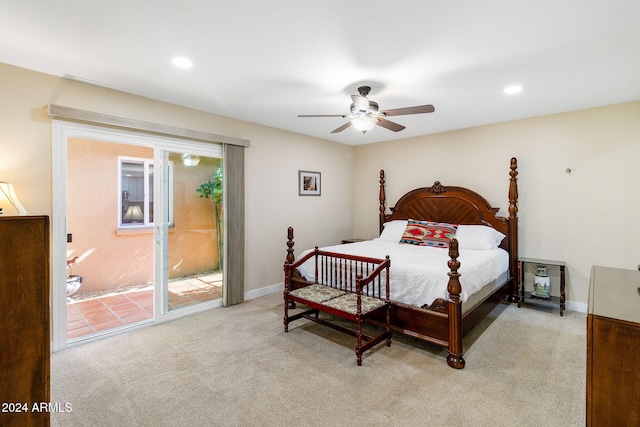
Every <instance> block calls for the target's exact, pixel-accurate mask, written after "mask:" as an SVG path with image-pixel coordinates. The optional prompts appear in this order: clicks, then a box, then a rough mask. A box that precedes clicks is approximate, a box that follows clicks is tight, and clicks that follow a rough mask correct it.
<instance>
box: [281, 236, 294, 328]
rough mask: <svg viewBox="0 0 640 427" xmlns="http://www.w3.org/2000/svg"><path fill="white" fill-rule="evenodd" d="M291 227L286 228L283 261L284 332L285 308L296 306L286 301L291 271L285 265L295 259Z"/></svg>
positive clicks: (292, 302)
mask: <svg viewBox="0 0 640 427" xmlns="http://www.w3.org/2000/svg"><path fill="white" fill-rule="evenodd" d="M293 245H294V243H293V227H289V228H288V229H287V257H286V258H285V261H284V298H285V309H284V310H285V325H284V327H285V332H287V320H286V319H287V308H296V302H295V301H288V302H287V293H288V292H289V287H290V286H291V275H292V274H293V272H292V271H291V270H290V269H288V268H287V266H289V265H291V264H293V262H294V261H295V260H296V257H295V256H294V255H293Z"/></svg>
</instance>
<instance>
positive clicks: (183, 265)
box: [154, 147, 224, 314]
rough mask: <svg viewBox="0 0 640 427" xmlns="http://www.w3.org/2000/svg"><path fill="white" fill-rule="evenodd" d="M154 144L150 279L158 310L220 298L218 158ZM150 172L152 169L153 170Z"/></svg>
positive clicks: (221, 250)
mask: <svg viewBox="0 0 640 427" xmlns="http://www.w3.org/2000/svg"><path fill="white" fill-rule="evenodd" d="M199 153H201V152H200V151H195V152H194V151H189V152H185V151H183V150H175V149H173V148H167V147H158V148H157V151H156V159H155V164H156V165H160V167H161V169H160V171H161V173H160V174H156V175H157V176H156V180H157V181H156V187H157V188H160V189H161V192H160V193H158V196H159V197H156V200H155V204H156V205H157V209H156V212H155V214H154V218H155V236H156V239H155V242H156V243H155V244H156V248H155V249H156V250H155V253H156V273H157V274H156V277H157V278H158V279H159V282H160V283H159V285H160V288H159V289H161V294H160V295H158V297H157V298H156V303H157V310H158V311H159V312H161V313H163V314H171V313H173V312H178V311H183V310H187V309H189V308H190V307H193V306H195V305H199V304H207V303H210V304H211V303H214V302H216V301H218V302H219V301H220V299H221V298H222V284H223V265H224V259H223V258H224V257H223V254H224V244H223V242H224V235H223V234H224V233H223V231H222V230H223V229H224V228H223V221H224V206H223V197H222V196H223V191H222V190H223V180H222V159H221V158H220V157H216V156H215V155H212V154H214V153H211V152H209V153H205V154H208V155H205V154H199ZM156 170H158V169H157V168H156Z"/></svg>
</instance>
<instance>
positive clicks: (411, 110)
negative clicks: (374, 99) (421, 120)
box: [381, 105, 436, 116]
mask: <svg viewBox="0 0 640 427" xmlns="http://www.w3.org/2000/svg"><path fill="white" fill-rule="evenodd" d="M434 111H436V109H435V108H434V106H433V105H418V106H415V107H404V108H394V109H393V110H384V111H381V113H383V114H384V115H385V116H405V115H407V114H422V113H433V112H434Z"/></svg>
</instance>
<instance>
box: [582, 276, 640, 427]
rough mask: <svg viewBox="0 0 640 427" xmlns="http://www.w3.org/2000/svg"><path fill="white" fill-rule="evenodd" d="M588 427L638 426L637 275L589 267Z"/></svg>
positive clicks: (639, 283) (639, 297) (639, 347)
mask: <svg viewBox="0 0 640 427" xmlns="http://www.w3.org/2000/svg"><path fill="white" fill-rule="evenodd" d="M587 426H640V271H637V270H622V269H617V268H608V267H593V268H592V270H591V282H590V286H589V313H588V316H587Z"/></svg>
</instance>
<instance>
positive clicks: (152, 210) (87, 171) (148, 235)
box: [52, 123, 225, 351]
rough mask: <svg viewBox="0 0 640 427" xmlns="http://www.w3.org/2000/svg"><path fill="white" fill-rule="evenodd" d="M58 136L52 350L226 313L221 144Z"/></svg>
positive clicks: (114, 133) (89, 131)
mask: <svg viewBox="0 0 640 427" xmlns="http://www.w3.org/2000/svg"><path fill="white" fill-rule="evenodd" d="M53 130H54V138H53V140H54V149H53V158H54V162H53V175H54V178H53V187H54V194H56V197H55V198H54V207H53V216H52V218H53V221H52V236H53V251H52V261H53V264H52V276H53V281H54V286H53V293H52V298H53V300H52V312H53V350H54V351H58V350H62V349H64V348H66V347H68V346H69V345H72V344H75V343H79V342H84V341H87V340H92V339H97V338H99V337H103V336H108V335H111V334H114V333H118V332H121V331H122V330H124V329H127V328H131V327H137V326H139V325H142V324H144V323H151V322H163V321H166V320H171V319H173V318H177V317H180V316H183V315H186V314H190V313H195V312H198V311H202V310H206V309H209V308H213V307H219V306H221V305H222V295H223V284H224V283H225V281H224V274H223V265H224V258H223V254H224V250H225V245H224V243H223V242H224V238H225V236H224V233H223V231H222V230H224V227H223V223H224V206H223V197H222V196H223V195H224V193H223V191H222V190H223V187H222V186H223V184H224V183H223V181H222V165H223V163H222V145H220V144H214V143H203V142H196V141H190V140H181V139H176V138H169V137H161V136H156V135H148V134H139V133H135V132H127V131H120V130H114V129H109V128H100V127H95V126H90V125H83V124H76V123H55V124H54V129H53Z"/></svg>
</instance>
